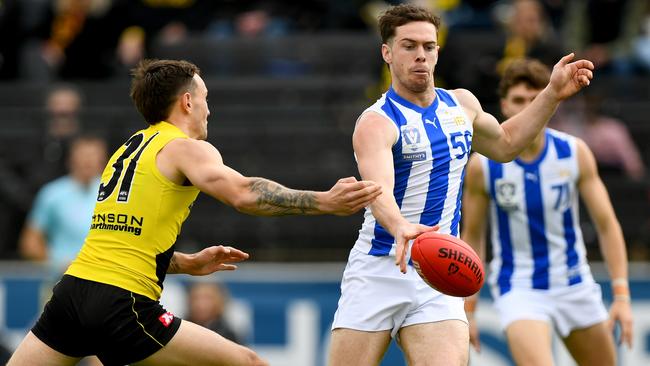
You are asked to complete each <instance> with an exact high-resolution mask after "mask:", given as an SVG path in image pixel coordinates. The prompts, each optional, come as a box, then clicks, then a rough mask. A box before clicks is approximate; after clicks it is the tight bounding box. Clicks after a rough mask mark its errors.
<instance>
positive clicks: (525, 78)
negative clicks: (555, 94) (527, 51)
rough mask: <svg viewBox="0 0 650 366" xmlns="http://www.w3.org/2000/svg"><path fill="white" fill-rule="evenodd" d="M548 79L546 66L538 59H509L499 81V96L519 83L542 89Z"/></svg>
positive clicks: (548, 74)
mask: <svg viewBox="0 0 650 366" xmlns="http://www.w3.org/2000/svg"><path fill="white" fill-rule="evenodd" d="M550 79H551V71H550V70H549V68H548V66H546V65H544V64H543V63H541V62H540V61H538V60H535V59H529V58H522V59H516V60H513V61H510V62H509V63H508V66H507V67H506V69H505V70H504V72H503V77H501V81H500V82H499V90H498V91H499V97H501V98H505V97H506V95H507V94H508V91H509V90H510V88H512V87H513V86H515V85H518V84H521V83H525V84H526V85H528V87H530V88H533V89H544V87H546V85H547V84H548V82H549V80H550Z"/></svg>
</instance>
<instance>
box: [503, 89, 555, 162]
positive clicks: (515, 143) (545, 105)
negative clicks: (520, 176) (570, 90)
mask: <svg viewBox="0 0 650 366" xmlns="http://www.w3.org/2000/svg"><path fill="white" fill-rule="evenodd" d="M559 104H560V101H559V99H557V97H555V96H554V94H553V93H552V92H551V91H549V88H548V87H547V88H546V89H544V90H543V91H542V92H541V93H539V95H537V97H536V98H535V100H533V101H532V103H530V105H529V106H528V107H526V108H525V109H524V110H523V111H521V112H520V113H518V114H516V115H515V116H513V117H511V118H509V119H507V120H506V121H505V122H503V123H502V124H501V126H502V128H503V130H504V132H505V134H506V136H507V137H506V140H505V141H507V148H506V149H504V150H505V151H507V152H509V153H508V154H507V155H508V156H507V157H506V161H510V160H512V159H514V158H515V157H516V156H517V155H519V154H520V153H521V152H522V151H523V150H524V149H525V148H526V147H527V146H528V145H529V144H530V143H531V142H532V141H533V139H534V138H535V137H536V136H537V135H538V134H539V133H540V132H541V131H542V129H543V128H544V127H545V126H546V123H547V122H548V121H549V120H550V119H551V117H552V116H553V114H554V113H555V110H556V109H557V107H558V105H559Z"/></svg>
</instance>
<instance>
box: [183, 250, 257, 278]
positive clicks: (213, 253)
mask: <svg viewBox="0 0 650 366" xmlns="http://www.w3.org/2000/svg"><path fill="white" fill-rule="evenodd" d="M248 257H249V255H248V253H246V252H243V251H241V250H239V249H236V248H233V247H225V246H223V245H217V246H211V247H207V248H205V249H203V250H201V251H200V252H197V253H194V254H186V255H185V257H184V260H183V265H182V269H183V270H182V273H187V274H189V275H192V276H205V275H209V274H211V273H214V272H217V271H234V270H235V269H237V266H236V265H234V264H233V263H237V262H241V261H244V260H246V259H248Z"/></svg>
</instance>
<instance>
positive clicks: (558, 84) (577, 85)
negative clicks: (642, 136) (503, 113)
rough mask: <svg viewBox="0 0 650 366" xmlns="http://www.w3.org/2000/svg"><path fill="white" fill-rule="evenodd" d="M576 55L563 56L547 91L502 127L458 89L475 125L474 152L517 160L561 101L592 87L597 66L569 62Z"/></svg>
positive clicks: (463, 91) (458, 95)
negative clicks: (591, 83) (591, 82)
mask: <svg viewBox="0 0 650 366" xmlns="http://www.w3.org/2000/svg"><path fill="white" fill-rule="evenodd" d="M573 56H574V55H573V53H572V54H569V55H567V56H564V57H563V58H562V59H561V60H560V61H559V62H558V63H557V64H556V65H555V66H554V67H553V72H552V73H551V79H550V82H549V83H548V85H547V86H546V88H544V90H543V91H542V92H541V93H539V95H538V96H537V97H536V98H535V100H534V101H533V102H532V103H531V104H530V105H529V106H528V107H526V108H525V109H524V110H523V111H521V112H520V113H518V114H516V115H515V116H513V117H511V118H509V119H508V120H506V121H505V122H503V123H502V124H500V125H499V123H498V121H497V120H496V118H494V117H493V116H492V115H490V114H489V113H486V112H485V111H483V109H482V107H481V104H480V103H479V101H478V100H477V99H476V97H475V96H474V95H473V94H472V93H470V92H469V91H467V90H464V89H458V90H456V91H455V94H456V96H457V97H458V99H459V100H460V102H461V104H462V105H463V107H464V108H465V111H466V112H467V114H468V116H469V117H470V118H471V119H472V120H473V121H474V137H473V139H472V148H473V150H474V151H477V152H479V153H481V154H483V155H485V156H487V157H488V158H490V159H492V160H496V161H500V162H507V161H511V160H512V159H514V158H515V157H516V156H517V155H518V154H519V153H521V151H522V150H523V149H524V148H525V147H526V146H527V145H528V144H529V143H530V142H531V141H532V140H533V139H534V138H535V136H537V134H539V133H540V131H541V130H542V129H543V128H544V126H545V125H546V123H547V122H548V120H549V119H550V118H551V116H552V115H553V113H555V110H556V108H557V106H558V105H559V103H560V101H562V100H564V99H566V98H569V97H570V96H572V95H573V94H575V93H577V92H578V91H579V90H581V89H582V88H584V87H586V86H588V85H589V83H590V81H591V79H592V78H593V72H592V70H593V68H594V65H593V64H592V63H591V62H590V61H587V60H578V61H575V62H569V61H571V60H572V59H573Z"/></svg>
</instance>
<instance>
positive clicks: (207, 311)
mask: <svg viewBox="0 0 650 366" xmlns="http://www.w3.org/2000/svg"><path fill="white" fill-rule="evenodd" d="M228 300H229V297H228V292H227V290H226V288H225V287H224V286H223V285H221V284H219V283H216V282H193V283H192V284H191V285H190V287H189V296H188V298H187V301H188V310H189V313H188V315H187V320H189V321H191V322H193V323H196V324H198V325H202V326H204V327H206V328H208V329H210V330H212V331H214V332H216V333H218V334H220V335H222V336H223V337H225V338H228V339H230V340H231V341H233V342H235V343H239V344H242V340H241V338H240V337H239V335H238V334H237V332H235V331H234V330H233V329H232V327H231V326H230V324H228V321H227V320H226V319H225V318H224V313H225V310H226V307H227V306H228Z"/></svg>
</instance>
